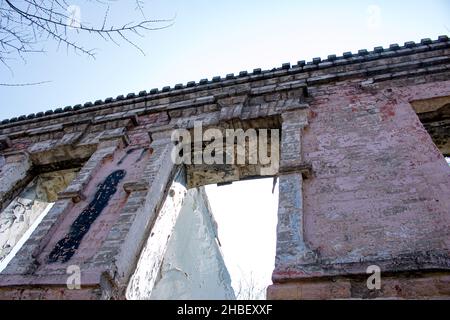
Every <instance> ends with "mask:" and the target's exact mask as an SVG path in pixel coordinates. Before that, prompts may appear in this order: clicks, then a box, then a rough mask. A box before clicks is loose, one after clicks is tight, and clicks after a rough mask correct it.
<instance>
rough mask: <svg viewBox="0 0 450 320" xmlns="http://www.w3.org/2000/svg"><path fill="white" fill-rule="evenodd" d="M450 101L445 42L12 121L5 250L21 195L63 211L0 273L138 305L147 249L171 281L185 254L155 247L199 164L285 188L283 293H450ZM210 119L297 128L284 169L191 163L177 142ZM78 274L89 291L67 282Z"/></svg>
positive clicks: (0, 283) (1, 291) (39, 293)
mask: <svg viewBox="0 0 450 320" xmlns="http://www.w3.org/2000/svg"><path fill="white" fill-rule="evenodd" d="M449 106H450V42H449V40H448V37H447V36H440V37H439V38H438V39H437V40H434V41H432V40H430V39H423V40H422V41H421V42H420V43H414V42H406V43H405V44H404V45H403V46H399V45H396V44H394V45H391V46H390V47H389V48H382V47H376V48H375V49H374V50H373V51H367V50H360V51H359V52H358V53H356V54H352V53H350V52H347V53H344V55H343V56H339V57H337V56H335V55H330V56H328V58H327V59H324V60H322V59H320V58H315V59H313V61H311V62H308V63H305V62H304V61H299V62H298V63H297V64H296V65H290V64H283V65H282V66H281V67H280V68H275V69H273V70H267V71H262V70H260V69H255V70H253V72H251V73H249V72H240V73H239V74H238V75H233V74H229V75H227V76H226V77H223V78H221V77H214V78H213V79H212V80H211V81H208V80H206V79H205V80H200V82H189V83H187V84H186V85H182V84H178V85H176V86H175V87H173V88H170V87H164V88H163V89H162V90H157V89H153V90H151V91H150V92H148V93H147V92H145V91H142V92H140V93H139V94H128V95H127V96H126V97H124V96H118V97H117V98H115V99H112V98H108V99H105V100H104V101H95V102H94V103H90V102H88V103H85V104H84V105H76V106H73V107H72V106H70V107H66V108H59V109H56V110H53V111H52V110H49V111H47V112H45V113H43V112H41V113H37V114H31V115H28V116H21V117H18V118H13V119H9V120H4V121H2V122H1V124H0V135H1V137H0V150H1V151H0V165H1V168H0V169H1V172H0V181H1V183H0V204H1V206H2V212H1V214H0V215H1V216H0V221H1V223H2V225H0V230H1V232H2V234H1V235H0V241H1V242H0V245H2V246H3V247H2V250H5V248H6V247H7V246H6V245H5V244H6V243H7V242H8V241H9V242H10V243H9V244H8V245H9V246H10V247H11V246H12V247H13V246H14V245H15V244H16V241H15V240H9V238H8V237H6V238H5V237H4V236H3V234H7V233H8V232H10V230H9V228H10V226H11V225H14V224H11V222H7V221H11V219H13V220H14V219H16V218H17V217H19V216H22V217H23V216H24V212H25V213H26V212H27V211H26V210H29V208H30V206H31V205H30V203H29V202H27V203H28V209H27V208H25V209H23V202H20V201H19V202H20V203H21V206H15V205H14V203H15V202H14V201H16V202H17V201H18V200H17V199H18V197H19V198H20V197H21V196H23V195H24V194H26V193H27V192H28V193H33V192H34V194H35V198H42V199H44V198H45V199H44V200H45V201H44V202H49V201H51V202H53V201H54V204H53V206H52V207H51V208H50V209H49V210H48V212H45V211H43V212H44V213H42V212H41V215H42V216H41V220H40V222H39V223H38V224H37V226H36V228H35V229H34V231H33V232H32V233H31V235H30V237H29V238H28V240H27V241H25V242H24V243H23V244H22V245H21V247H20V249H18V250H17V249H16V250H17V253H16V254H15V256H14V257H13V258H12V259H11V261H9V263H8V264H7V265H6V266H5V268H4V269H3V271H2V272H1V273H0V297H1V298H13V299H14V298H22V299H26V298H46V299H50V298H83V299H100V298H102V299H113V298H114V299H123V298H126V296H127V295H130V294H131V295H133V293H130V292H135V294H138V293H136V292H139V290H134V291H133V290H131V291H130V288H131V289H133V288H135V286H133V279H134V281H135V280H136V278H139V264H138V262H139V260H140V259H144V258H145V257H144V258H143V256H142V254H143V253H145V252H147V251H148V252H149V253H148V255H147V257H149V255H151V256H153V258H152V259H151V261H153V264H151V266H150V267H149V269H148V270H146V271H145V272H143V273H144V274H147V275H150V276H148V278H147V280H146V281H150V282H151V281H153V283H155V282H156V280H157V277H158V272H159V270H160V269H161V268H160V267H161V266H162V265H163V262H162V260H163V259H162V257H163V255H164V253H165V252H166V251H167V250H169V251H170V249H168V248H167V247H170V244H168V243H167V245H163V246H162V247H161V246H159V247H158V248H156V249H152V244H151V243H152V241H151V238H152V236H153V234H155V233H154V231H156V230H159V229H158V228H159V227H158V226H159V225H158V221H161V220H162V219H159V220H158V217H160V216H161V215H160V214H161V212H163V211H164V210H162V209H163V207H164V206H163V204H164V201H165V200H166V199H168V197H170V196H171V194H173V193H174V192H178V191H176V190H174V189H172V188H171V186H172V183H173V181H174V179H175V176H176V174H177V172H179V170H184V172H185V186H186V187H187V189H189V188H197V187H201V186H203V185H205V184H210V183H229V182H232V181H237V180H242V179H250V178H255V177H261V176H267V177H277V178H278V183H279V208H278V227H277V252H276V265H275V270H274V272H273V285H271V286H270V287H269V288H268V292H267V293H268V298H270V299H333V298H339V299H341V298H440V297H447V298H448V297H450V273H449V269H450V260H449V248H450V169H449V166H448V164H447V163H446V161H445V159H444V156H449V155H450V154H449V146H450V144H449V140H448V139H449V135H450V133H449V131H450V129H449V126H450V123H449V121H450V120H449ZM196 121H201V122H202V123H203V126H205V127H215V128H220V129H224V128H244V129H245V128H270V129H279V130H281V136H280V147H279V155H280V159H279V166H277V167H276V169H275V170H267V168H265V167H263V166H259V165H207V164H194V165H175V164H174V163H173V161H171V156H170V155H171V150H172V149H173V141H172V140H171V133H172V132H173V130H174V129H177V128H184V129H192V128H193V127H194V123H195V122H196ZM58 172H65V173H66V174H65V175H62V176H61V174H59V175H58ZM49 175H50V176H53V177H55V176H56V178H58V177H59V179H60V182H59V183H57V184H55V186H57V187H55V190H50V191H47V192H43V191H42V190H45V188H44V187H42V186H41V187H39V188H38V187H36V186H35V185H36V184H39V182H36V181H38V180H39V179H42V177H47V178H48V177H49ZM70 175H72V177H70ZM33 181H34V182H33ZM30 183H31V185H30ZM33 183H34V185H33ZM33 186H34V187H33ZM33 188H34V189H33ZM56 189H58V190H56ZM30 190H31V191H30ZM33 190H34V191H33ZM36 190H41V191H39V192H38V191H36ZM55 194H56V196H55ZM49 197H52V198H53V197H54V199H53V200H52V199H49ZM33 199H34V198H33ZM33 201H34V200H33ZM35 202H36V201H34V202H33V203H35ZM41 206H42V207H45V203H44V204H41ZM16 207H17V208H16ZM8 217H13V218H8ZM14 217H16V218H14ZM8 219H9V220H8ZM169 220H170V219H169ZM4 221H5V222H4ZM171 221H172V222H173V223H172V225H173V226H174V227H175V220H174V219H172V220H171ZM27 223H28V224H27V226H28V225H29V224H32V223H30V222H27ZM22 229H26V228H25V227H24V228H22ZM22 229H21V230H22ZM21 232H25V231H21ZM166 242H167V241H166ZM10 247H8V248H10ZM146 248H147V249H146ZM148 248H149V249H148ZM8 250H13V248H11V249H8ZM146 250H147V251H146ZM71 265H75V266H79V268H80V272H81V288H80V289H73V288H72V289H71V288H68V286H67V270H68V267H69V266H71ZM369 266H377V267H378V268H379V269H380V270H381V288H380V289H379V290H378V289H371V288H369V287H368V286H367V281H366V280H367V278H368V274H367V273H366V270H367V268H368V267H369ZM162 269H164V266H163V267H162ZM222 279H224V278H222ZM161 285H162V286H164V285H167V283H166V284H164V283H161ZM127 288H128V290H127ZM186 288H187V287H186ZM150 290H153V289H150ZM186 290H188V289H186ZM144 291H145V290H144ZM158 292H159V293H161V291H158V290H157V289H155V290H153V293H154V294H155V295H156V296H157V295H158ZM162 296H164V295H160V296H159V297H162ZM129 297H130V296H129Z"/></svg>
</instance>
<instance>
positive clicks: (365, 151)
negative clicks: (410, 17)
mask: <svg viewBox="0 0 450 320" xmlns="http://www.w3.org/2000/svg"><path fill="white" fill-rule="evenodd" d="M358 83H360V81H358V82H355V83H351V82H345V83H341V84H337V85H335V84H333V85H332V86H323V87H320V90H312V95H313V96H317V98H315V99H313V102H312V103H311V110H312V118H311V119H310V126H309V127H308V128H307V129H306V131H305V133H304V140H303V153H304V154H303V156H304V158H305V160H306V161H310V162H312V164H313V170H314V178H312V179H308V180H305V182H304V205H305V233H306V240H307V241H308V242H309V243H310V245H311V247H312V248H313V249H318V252H319V255H320V257H321V259H324V261H329V262H330V263H337V262H350V261H355V262H357V261H358V260H359V259H360V258H362V257H383V256H386V257H389V256H396V255H398V254H401V253H411V252H415V251H426V250H431V249H433V250H439V249H442V250H444V252H445V251H446V252H448V248H449V247H450V228H449V227H450V197H449V195H450V168H449V166H448V164H447V163H446V161H445V159H444V157H443V156H442V154H441V153H440V152H439V150H438V149H437V147H436V146H435V145H434V143H433V142H432V140H431V137H430V136H429V135H428V133H427V132H426V131H425V129H424V128H423V126H422V124H421V123H420V121H419V119H418V117H417V115H416V114H415V112H414V110H413V109H412V107H411V105H410V104H409V101H412V100H416V99H427V98H432V97H439V96H450V81H446V82H439V83H428V84H420V85H414V86H411V85H410V86H405V87H390V88H392V89H388V88H380V89H379V90H377V91H374V92H373V93H372V91H369V90H364V89H361V88H360V87H358Z"/></svg>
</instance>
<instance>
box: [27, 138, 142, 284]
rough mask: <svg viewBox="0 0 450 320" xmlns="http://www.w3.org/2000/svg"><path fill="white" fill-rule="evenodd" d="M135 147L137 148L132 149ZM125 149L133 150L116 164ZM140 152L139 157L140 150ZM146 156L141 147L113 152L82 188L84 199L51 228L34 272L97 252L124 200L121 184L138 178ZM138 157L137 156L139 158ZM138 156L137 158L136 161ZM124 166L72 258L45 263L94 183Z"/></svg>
mask: <svg viewBox="0 0 450 320" xmlns="http://www.w3.org/2000/svg"><path fill="white" fill-rule="evenodd" d="M136 148H138V149H136ZM129 149H136V150H135V151H134V152H132V153H131V154H129V155H128V156H127V157H126V158H125V159H124V160H123V162H122V163H121V164H119V162H120V160H121V159H122V157H123V156H124V155H125V154H126V151H127V150H129ZM142 152H144V155H143V156H142V157H141V153H142ZM149 156H150V152H149V151H148V150H147V151H144V147H142V148H140V147H136V146H130V147H128V148H126V149H122V150H119V151H117V152H116V153H115V154H114V157H113V159H107V160H106V161H105V163H104V164H103V165H102V166H101V168H100V170H99V171H98V172H97V173H96V174H95V175H94V176H93V178H92V180H91V181H90V182H89V184H88V185H87V188H86V190H85V191H84V194H85V195H88V197H87V199H85V200H84V201H80V202H78V203H76V204H75V205H74V206H73V208H72V209H71V210H70V212H68V213H67V214H66V215H65V217H64V219H63V221H62V222H61V224H60V225H59V226H58V228H57V229H56V230H55V231H54V233H53V235H52V237H51V240H50V241H49V242H48V244H47V245H46V247H45V248H44V250H43V251H42V252H41V253H40V254H39V257H38V261H39V262H40V264H41V265H40V267H39V269H38V270H37V272H36V273H37V274H42V275H44V274H47V273H48V272H49V271H50V270H52V269H53V270H55V269H60V268H61V267H62V266H66V265H72V264H76V265H81V264H82V263H84V262H86V261H87V260H88V259H89V258H91V257H93V256H94V255H95V253H97V252H98V251H99V248H100V247H101V245H102V243H103V241H104V240H105V238H106V236H107V235H108V233H109V231H110V229H111V227H112V226H113V224H114V223H115V222H116V221H117V219H118V217H119V214H120V211H121V209H122V207H123V206H124V204H125V202H126V200H127V197H128V195H127V193H126V192H125V190H124V189H123V185H124V183H126V182H128V181H136V180H139V178H140V174H141V173H142V172H143V171H144V166H145V164H146V162H147V160H148V158H149ZM140 157H141V158H140ZM139 158H140V160H138V159H139ZM119 169H124V170H125V171H126V176H125V178H124V179H123V180H122V181H121V182H120V183H119V185H118V186H117V192H116V193H115V194H114V195H113V196H112V198H111V199H110V201H109V203H108V206H107V207H106V208H105V209H104V210H103V212H102V213H101V214H100V216H99V217H98V218H97V219H96V220H95V221H94V223H93V224H92V225H91V227H90V229H89V231H88V233H87V234H86V235H85V236H84V237H83V240H82V241H81V244H80V246H79V248H78V250H77V252H76V253H75V254H74V255H73V257H72V258H71V259H70V260H69V261H68V262H67V263H64V264H61V263H59V262H56V263H51V264H49V263H47V259H48V256H49V253H50V252H51V250H52V249H53V248H54V246H55V244H56V243H57V242H58V241H59V240H60V239H61V238H63V237H64V236H65V235H66V234H67V233H68V231H69V229H70V226H71V225H72V223H73V222H74V220H75V219H76V218H77V217H78V215H79V214H80V213H81V212H82V211H83V209H84V208H85V207H86V206H87V205H88V204H89V202H90V201H91V200H92V198H93V197H94V195H95V192H96V188H97V185H98V184H100V183H102V182H103V181H104V180H105V178H106V177H107V176H108V175H109V174H111V173H112V172H113V171H115V170H119Z"/></svg>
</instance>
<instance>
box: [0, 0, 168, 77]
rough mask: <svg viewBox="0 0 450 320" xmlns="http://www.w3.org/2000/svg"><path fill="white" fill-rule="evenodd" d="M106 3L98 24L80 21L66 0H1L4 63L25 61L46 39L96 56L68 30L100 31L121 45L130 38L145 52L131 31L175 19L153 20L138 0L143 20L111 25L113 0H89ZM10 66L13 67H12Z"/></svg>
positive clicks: (0, 47)
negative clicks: (132, 36)
mask: <svg viewBox="0 0 450 320" xmlns="http://www.w3.org/2000/svg"><path fill="white" fill-rule="evenodd" d="M85 1H86V2H96V3H98V4H99V5H105V6H106V9H105V13H104V15H103V17H102V18H103V19H102V21H101V22H100V23H99V24H98V26H93V25H91V24H89V23H88V22H83V23H82V22H81V21H79V20H80V18H79V17H77V16H76V12H75V13H74V12H71V11H70V10H71V9H73V8H74V7H73V6H69V5H68V3H67V2H66V1H65V0H20V1H19V0H0V63H1V64H3V65H4V66H6V67H7V68H9V66H8V60H11V59H13V58H14V57H19V58H21V59H22V60H24V61H25V57H26V55H27V54H30V53H36V52H44V43H45V41H48V40H53V41H54V42H55V43H56V44H57V48H59V47H60V46H61V45H63V46H65V47H66V50H67V51H69V49H73V51H74V52H75V53H81V54H85V55H87V56H89V57H92V58H95V51H94V49H91V48H86V47H84V46H83V45H82V44H78V43H77V42H76V41H75V40H73V37H71V36H70V33H68V29H69V30H75V31H76V32H77V33H87V34H92V35H97V36H98V37H100V38H102V39H103V40H105V41H109V40H110V41H112V42H113V43H114V44H116V45H119V44H120V42H126V43H128V44H130V45H131V46H133V47H134V48H136V49H137V50H138V51H139V52H141V53H142V54H144V55H145V53H144V51H143V50H142V49H141V48H140V47H139V45H138V44H136V43H135V42H134V41H133V40H131V38H130V37H129V36H130V35H137V36H141V37H142V36H143V33H144V32H148V31H154V30H161V29H165V28H168V27H170V26H171V25H173V22H174V18H173V19H156V20H150V19H147V18H146V17H145V14H144V10H143V5H144V1H142V0H135V8H134V9H135V10H137V11H139V12H140V14H141V15H142V17H143V18H144V20H143V21H140V22H137V23H133V22H127V23H124V24H123V25H122V26H121V27H114V26H112V25H108V23H107V20H108V15H109V11H110V6H109V5H110V2H111V1H113V0H105V1H100V0H85ZM9 69H10V68H9Z"/></svg>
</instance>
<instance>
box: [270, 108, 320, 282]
mask: <svg viewBox="0 0 450 320" xmlns="http://www.w3.org/2000/svg"><path fill="white" fill-rule="evenodd" d="M308 113H309V108H308V107H307V106H306V105H302V106H301V107H299V108H297V109H294V110H289V111H286V112H284V113H283V114H282V132H281V146H280V149H281V150H280V153H281V154H280V169H279V200H278V226H277V251H276V260H275V261H276V262H275V271H274V274H273V279H274V282H275V281H276V280H277V279H278V278H279V277H285V274H287V273H288V272H290V270H292V269H294V270H295V269H297V267H298V265H302V264H311V263H314V262H315V261H316V254H315V253H314V252H313V251H312V250H311V249H310V248H309V247H308V244H307V242H306V240H305V232H304V212H303V191H302V185H303V179H304V178H305V177H308V176H309V173H310V166H309V165H308V164H305V163H304V161H303V159H302V132H303V128H304V127H306V126H307V125H308Z"/></svg>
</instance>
